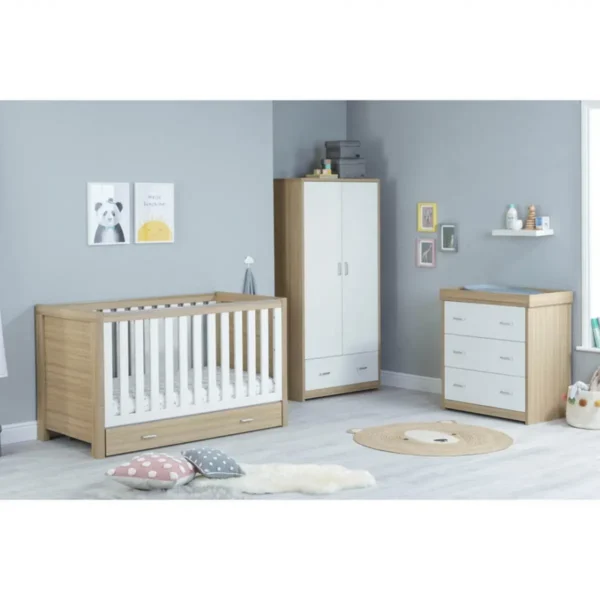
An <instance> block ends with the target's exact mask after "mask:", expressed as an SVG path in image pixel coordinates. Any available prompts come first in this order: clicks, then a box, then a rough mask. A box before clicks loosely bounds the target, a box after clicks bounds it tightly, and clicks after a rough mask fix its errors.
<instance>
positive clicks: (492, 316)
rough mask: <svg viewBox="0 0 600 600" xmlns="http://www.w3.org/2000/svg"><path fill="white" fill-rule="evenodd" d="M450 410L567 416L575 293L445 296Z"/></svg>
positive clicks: (453, 292)
mask: <svg viewBox="0 0 600 600" xmlns="http://www.w3.org/2000/svg"><path fill="white" fill-rule="evenodd" d="M440 299H441V300H442V310H443V318H442V323H443V331H442V338H443V341H442V348H443V350H442V365H443V368H442V371H443V372H442V397H443V400H442V404H443V406H444V408H448V409H453V410H463V411H467V412H474V413H480V414H484V415H489V416H495V417H503V418H507V419H513V420H517V421H523V422H524V423H527V424H532V423H539V422H541V421H550V420H553V419H557V418H560V417H562V416H564V403H563V402H562V401H561V396H562V394H563V393H564V392H565V391H566V389H567V386H569V385H570V383H571V306H572V303H573V293H572V292H568V291H551V290H538V293H531V294H500V293H489V292H472V291H467V290H462V289H460V288H451V289H443V290H441V292H440Z"/></svg>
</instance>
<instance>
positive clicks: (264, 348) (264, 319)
mask: <svg viewBox="0 0 600 600" xmlns="http://www.w3.org/2000/svg"><path fill="white" fill-rule="evenodd" d="M260 380H261V390H260V393H261V394H268V393H269V309H268V308H263V309H262V310H261V311H260Z"/></svg>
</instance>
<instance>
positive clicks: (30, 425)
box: [0, 421, 37, 446]
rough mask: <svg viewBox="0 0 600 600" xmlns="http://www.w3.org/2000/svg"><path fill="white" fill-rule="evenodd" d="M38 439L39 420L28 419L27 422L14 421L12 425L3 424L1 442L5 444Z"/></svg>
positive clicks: (0, 435) (0, 434)
mask: <svg viewBox="0 0 600 600" xmlns="http://www.w3.org/2000/svg"><path fill="white" fill-rule="evenodd" d="M36 439H37V421H28V422H26V423H13V424H12V425H2V433H0V443H1V444H2V445H3V446H7V445H8V444H16V443H17V442H31V441H32V440H36Z"/></svg>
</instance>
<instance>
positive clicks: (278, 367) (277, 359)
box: [273, 308, 283, 398]
mask: <svg viewBox="0 0 600 600" xmlns="http://www.w3.org/2000/svg"><path fill="white" fill-rule="evenodd" d="M281 318H282V317H281V309H280V308H275V309H274V310H273V379H274V380H275V393H276V394H277V397H278V398H281V397H282V392H283V363H282V360H283V354H282V352H283V347H282V341H283V340H282V330H281V327H282V325H281Z"/></svg>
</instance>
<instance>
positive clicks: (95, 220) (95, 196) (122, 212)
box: [87, 182, 131, 246]
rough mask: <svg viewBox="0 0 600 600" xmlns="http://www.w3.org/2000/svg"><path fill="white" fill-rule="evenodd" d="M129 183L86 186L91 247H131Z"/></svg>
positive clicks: (89, 242)
mask: <svg viewBox="0 0 600 600" xmlns="http://www.w3.org/2000/svg"><path fill="white" fill-rule="evenodd" d="M130 204H131V202H130V197H129V184H128V183H118V182H106V183H102V182H98V183H96V182H89V183H88V184H87V238H88V245H90V246H112V245H116V244H129V243H130V240H131V206H130Z"/></svg>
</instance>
